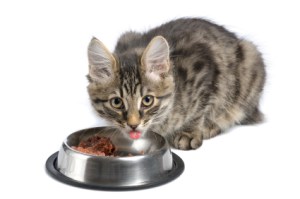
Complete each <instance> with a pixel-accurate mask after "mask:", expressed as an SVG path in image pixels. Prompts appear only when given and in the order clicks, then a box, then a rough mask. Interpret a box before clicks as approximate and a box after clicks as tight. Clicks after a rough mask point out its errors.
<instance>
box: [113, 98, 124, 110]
mask: <svg viewBox="0 0 300 199" xmlns="http://www.w3.org/2000/svg"><path fill="white" fill-rule="evenodd" d="M110 105H111V106H112V107H114V108H116V109H121V108H123V101H122V99H121V98H119V97H114V98H112V99H111V100H110Z"/></svg>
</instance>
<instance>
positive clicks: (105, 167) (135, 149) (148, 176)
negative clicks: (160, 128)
mask: <svg viewBox="0 0 300 199" xmlns="http://www.w3.org/2000/svg"><path fill="white" fill-rule="evenodd" d="M95 134H97V135H100V136H104V137H109V138H110V139H111V141H112V142H113V143H114V145H115V146H116V148H117V151H118V157H112V156H95V155H88V154H84V153H81V152H79V151H76V150H74V149H73V148H72V146H77V145H78V143H79V142H80V141H81V140H85V139H87V138H89V137H90V136H93V135H95ZM128 154H131V155H132V156H128ZM46 168H47V170H48V172H49V173H50V174H51V175H52V176H53V177H54V178H56V179H58V180H60V181H62V182H65V183H67V184H71V185H75V186H80V187H85V188H92V189H114V190H124V189H140V188H148V187H153V186H157V185H160V184H164V183H166V182H169V181H171V180H173V179H175V178H176V177H178V176H179V175H180V174H181V173H182V172H183V170H184V163H183V161H182V160H181V159H180V158H179V157H178V156H177V155H176V154H174V153H172V152H171V150H170V148H169V146H168V143H167V141H166V140H165V139H164V138H163V137H162V136H160V135H159V134H156V133H148V134H147V136H146V137H142V138H140V139H138V140H131V139H128V138H126V137H124V136H123V134H122V133H120V132H118V130H117V129H114V128H112V127H97V128H91V129H85V130H81V131H77V132H75V133H72V134H71V135H69V136H68V137H67V138H66V140H65V141H64V142H63V144H62V146H61V149H60V151H59V152H58V153H54V154H53V155H52V156H50V157H49V158H48V160H47V162H46Z"/></svg>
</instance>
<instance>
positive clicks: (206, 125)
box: [88, 18, 266, 150]
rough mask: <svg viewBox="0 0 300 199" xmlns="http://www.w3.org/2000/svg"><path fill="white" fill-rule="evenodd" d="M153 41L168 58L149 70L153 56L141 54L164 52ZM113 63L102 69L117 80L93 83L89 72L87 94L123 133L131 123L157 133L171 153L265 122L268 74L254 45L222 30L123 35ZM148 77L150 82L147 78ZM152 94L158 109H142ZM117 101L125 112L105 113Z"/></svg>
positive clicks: (191, 26)
mask: <svg viewBox="0 0 300 199" xmlns="http://www.w3.org/2000/svg"><path fill="white" fill-rule="evenodd" d="M157 36H162V37H157ZM153 38H155V39H153ZM163 38H164V39H163ZM151 41H152V42H151ZM157 41H159V42H160V43H163V46H160V47H161V48H162V51H163V50H164V48H167V47H168V48H169V49H168V51H164V53H166V52H168V53H169V57H168V58H165V57H164V56H163V58H162V59H163V61H159V60H158V62H159V63H158V64H156V62H157V61H156V60H155V61H156V62H153V63H154V65H153V66H152V65H151V64H150V65H151V66H149V63H148V62H147V61H145V58H144V57H147V56H152V55H150V53H148V54H149V55H147V52H146V51H147V50H145V49H146V48H147V49H150V50H152V49H151V48H156V47H153V46H154V44H155V42H156V43H157V45H161V44H159V43H158V42H157ZM164 41H165V42H166V43H164ZM150 42H151V43H152V44H153V43H154V44H153V45H152V44H150ZM90 46H91V45H90ZM103 49H105V48H103ZM92 50H93V49H92ZM154 50H155V49H154ZM113 57H114V59H115V60H113V62H112V64H108V65H113V66H112V69H111V68H110V69H108V70H105V66H101V67H100V68H101V70H103V67H104V71H112V70H113V71H115V74H114V75H111V79H110V80H109V81H105V82H107V83H104V82H103V81H101V80H99V81H94V80H93V78H91V77H93V76H97V74H96V75H95V74H94V73H93V72H90V74H89V75H88V77H89V80H90V85H89V86H88V91H89V95H90V98H91V100H92V104H93V106H94V107H95V109H96V110H97V111H98V113H99V114H100V116H102V117H103V118H105V119H107V120H108V121H110V122H112V123H113V124H114V125H116V126H117V127H119V128H120V129H121V130H122V131H123V132H124V133H128V132H129V130H130V127H129V126H130V124H131V123H132V121H134V122H133V123H136V124H137V125H138V127H137V128H138V130H140V131H142V132H143V133H146V132H149V131H155V132H157V133H160V134H161V135H163V136H165V137H167V138H168V140H169V142H170V144H171V145H172V146H173V147H175V148H178V149H183V150H188V149H196V148H198V147H200V146H201V144H202V140H203V139H208V138H211V137H214V136H216V135H218V134H220V133H221V132H222V131H224V130H226V129H228V128H229V127H231V126H233V125H235V124H254V123H257V122H260V121H262V118H263V116H262V114H261V112H260V111H259V99H260V96H261V93H262V90H263V86H264V82H265V75H266V74H265V67H264V63H263V60H262V57H261V54H260V53H259V52H258V50H257V48H256V47H255V46H254V45H253V44H252V43H251V42H249V41H246V40H244V39H239V38H237V37H236V36H235V34H233V33H231V32H229V31H227V30H226V29H225V28H223V27H221V26H218V25H215V24H213V23H211V22H208V21H206V20H202V19H197V18H184V19H178V20H174V21H171V22H168V23H166V24H163V25H161V26H160V27H157V28H155V29H152V30H150V31H148V32H145V33H136V32H127V33H124V34H123V35H122V36H121V37H120V38H119V40H118V42H117V45H116V48H115V51H114V53H113ZM149 59H150V58H149ZM114 62H115V63H114ZM160 62H161V63H160ZM155 67H156V68H155ZM90 68H92V69H93V63H91V62H90ZM101 70H100V71H101ZM150 70H152V72H153V70H154V78H152V75H150V76H149V75H147V74H149V72H151V71H150ZM158 70H160V71H162V72H158ZM91 71H92V70H91ZM93 71H99V70H95V69H93ZM107 74H109V73H106V74H105V75H106V76H107ZM151 74H152V73H151ZM99 78H100V77H99ZM96 79H97V78H96ZM149 93H150V94H151V95H153V96H154V97H155V101H154V102H155V103H154V104H153V105H152V107H147V108H143V107H142V106H141V105H140V103H141V99H142V98H143V97H144V96H146V95H148V94H149ZM114 96H118V97H120V98H121V99H122V100H123V102H124V107H123V108H122V109H120V110H116V109H114V108H112V107H111V106H110V104H109V100H111V98H112V97H114ZM129 120H130V121H129Z"/></svg>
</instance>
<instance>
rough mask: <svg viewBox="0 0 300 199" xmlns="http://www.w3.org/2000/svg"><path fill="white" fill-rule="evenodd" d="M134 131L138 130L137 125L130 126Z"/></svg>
mask: <svg viewBox="0 0 300 199" xmlns="http://www.w3.org/2000/svg"><path fill="white" fill-rule="evenodd" d="M129 126H130V128H132V130H135V129H136V128H137V125H129Z"/></svg>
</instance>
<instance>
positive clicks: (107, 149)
mask: <svg viewBox="0 0 300 199" xmlns="http://www.w3.org/2000/svg"><path fill="white" fill-rule="evenodd" d="M72 148H73V149H75V150H77V151H79V152H82V153H86V154H89V155H97V156H115V151H116V147H115V145H114V144H113V143H112V141H111V140H110V138H108V137H101V136H99V135H94V136H91V137H89V138H88V139H87V140H82V141H80V142H79V145H78V146H73V147H72Z"/></svg>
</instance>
